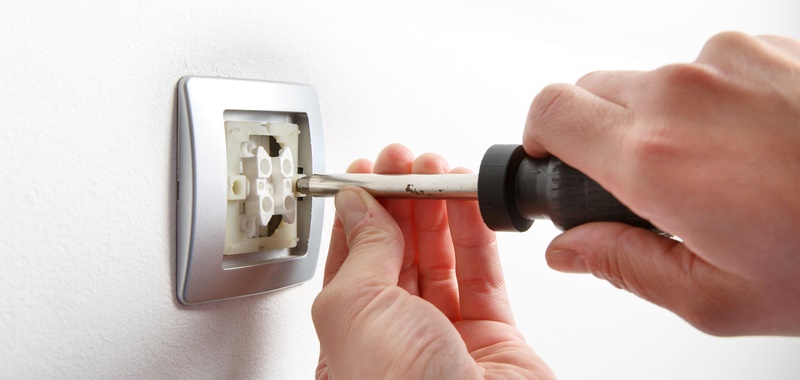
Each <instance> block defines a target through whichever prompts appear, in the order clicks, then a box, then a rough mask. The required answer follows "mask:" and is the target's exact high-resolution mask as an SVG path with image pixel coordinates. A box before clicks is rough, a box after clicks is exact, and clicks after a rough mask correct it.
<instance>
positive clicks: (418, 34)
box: [0, 0, 800, 379]
mask: <svg viewBox="0 0 800 380" xmlns="http://www.w3.org/2000/svg"><path fill="white" fill-rule="evenodd" d="M798 4H799V3H798V2H797V1H794V0H785V1H781V0H759V1H755V0H752V1H734V2H731V1H710V2H697V1H688V0H677V1H669V2H660V3H658V4H652V3H650V2H641V1H627V2H623V1H616V0H612V1H589V0H586V1H567V2H553V1H548V2H541V1H533V2H521V1H520V2H511V1H499V2H492V5H491V6H487V5H484V4H483V3H482V2H474V1H465V2H423V1H410V2H402V3H394V4H384V3H383V2H381V4H377V2H369V1H352V2H321V1H320V2H317V3H313V2H306V1H293V2H277V1H254V0H244V1H238V2H225V1H169V2H164V1H153V0H140V1H105V2H99V1H95V2H91V1H72V2H52V1H43V0H31V1H24V2H23V1H18V2H11V1H5V2H2V3H0V88H2V92H0V210H1V211H2V218H0V227H1V228H0V251H2V257H3V258H4V259H5V260H4V262H3V263H2V265H0V289H1V290H0V291H1V292H2V296H1V297H0V377H3V378H20V377H22V378H43V377H48V378H81V377H83V378H87V377H92V378H117V377H124V378H176V377H178V378H275V379H302V378H311V377H312V376H313V371H314V367H315V365H316V358H317V341H316V337H315V334H314V330H313V325H312V323H311V319H310V315H309V310H310V306H311V303H312V301H313V298H314V296H315V295H316V293H317V292H318V290H319V287H320V278H319V276H317V277H316V278H315V279H314V280H313V281H311V282H310V283H307V284H304V285H302V286H299V287H295V288H292V289H288V290H284V291H280V292H276V293H272V294H268V295H263V296H257V297H250V298H244V299H239V300H234V301H227V302H220V303H213V304H208V305H203V306H197V307H182V306H180V305H179V304H178V303H177V302H176V300H175V296H174V293H175V285H174V281H175V274H174V271H175V268H174V249H175V243H174V234H175V228H174V223H175V216H174V209H175V201H174V200H175V196H176V188H175V153H176V152H175V146H176V141H175V138H176V130H175V85H176V82H177V80H178V79H179V78H180V77H181V76H183V75H188V74H194V75H210V76H225V77H241V78H252V79H271V80H280V81H290V82H301V83H309V84H312V85H314V86H315V87H316V88H317V90H318V92H319V96H320V103H321V107H322V115H323V122H324V124H325V138H326V140H327V153H328V164H327V165H328V168H330V170H343V169H344V168H345V167H346V165H347V163H348V162H349V161H350V160H352V159H354V158H357V157H374V155H375V154H376V153H377V152H378V151H379V150H380V149H381V147H382V146H384V145H386V144H388V143H390V142H395V141H397V142H404V143H406V144H407V145H408V146H409V147H411V148H412V150H414V151H415V152H417V153H422V152H425V151H436V152H440V153H441V154H443V155H445V156H446V157H448V158H449V159H450V160H451V162H452V164H453V166H467V167H470V168H473V169H475V168H477V165H478V161H479V159H480V156H481V154H482V152H483V151H484V150H485V148H486V147H487V146H488V144H490V143H494V142H518V141H519V138H520V135H521V131H522V125H523V123H524V119H525V115H526V113H527V107H528V105H529V103H530V101H531V99H532V98H533V97H534V96H535V94H536V93H537V92H538V91H539V90H540V89H541V88H542V87H543V86H545V85H546V84H548V83H551V82H559V81H561V82H574V81H575V80H576V79H577V78H579V77H580V76H581V75H583V74H584V73H586V72H589V71H593V70H597V69H614V68H625V69H650V68H655V67H657V66H659V65H661V64H664V63H670V62H679V61H688V60H691V59H693V58H694V56H695V55H696V54H697V53H698V52H699V50H700V48H701V47H702V44H703V42H704V41H705V40H706V39H707V38H708V37H710V36H712V35H713V34H714V33H716V32H718V31H721V30H726V29H738V30H743V31H746V32H750V33H779V34H787V35H790V36H793V37H795V38H800V28H799V27H798V26H797V25H798V24H797V20H796V16H797V15H799V14H800V5H798ZM356 142H357V143H356ZM330 205H331V204H330V203H329V206H330ZM332 215H333V213H332V211H331V209H330V208H329V210H328V215H326V221H327V223H330V222H331V220H332V219H331V218H332ZM555 234H556V231H555V230H554V229H553V228H552V227H551V226H550V225H549V224H548V223H539V222H537V225H535V228H534V231H533V232H530V233H527V234H525V235H508V236H503V237H502V238H501V247H502V250H503V255H504V256H503V260H504V265H505V267H506V277H507V279H508V282H509V284H508V288H509V290H510V293H511V297H512V303H513V305H514V307H515V311H516V317H517V320H518V323H519V326H520V328H521V329H522V331H523V333H524V334H525V336H526V337H527V339H528V341H529V342H530V344H531V345H532V346H533V347H534V348H535V349H536V350H537V351H538V352H539V353H540V354H541V355H542V356H544V357H545V359H547V360H548V362H549V363H550V364H551V366H552V367H553V368H554V370H555V371H556V373H558V374H559V375H560V376H561V378H564V379H579V378H584V379H586V378H606V379H609V378H620V379H642V378H650V379H672V378H683V379H706V378H727V379H749V378H770V379H781V378H783V379H790V378H798V377H800V361H798V360H797V358H798V357H800V342H799V341H798V340H796V339H785V338H735V339H719V338H713V337H709V336H707V335H704V334H702V333H699V332H697V331H695V330H694V329H692V328H691V327H690V326H688V325H687V324H686V323H684V322H683V321H681V320H680V319H678V318H677V317H675V316H673V315H672V314H671V313H669V312H667V311H664V310H661V309H659V308H657V307H655V306H652V305H649V304H647V303H645V302H643V301H641V300H639V299H637V298H636V297H634V296H632V295H630V294H626V293H624V292H622V291H619V290H616V289H614V288H612V287H611V286H608V285H607V284H604V283H601V282H599V281H596V280H594V279H593V278H589V277H586V276H569V275H562V274H557V273H554V272H552V271H550V270H549V269H547V267H546V265H545V263H544V258H543V251H544V248H545V246H546V244H547V242H548V241H549V240H550V239H551V238H552V237H553V236H554V235H555ZM323 246H327V237H326V238H325V240H324V241H323Z"/></svg>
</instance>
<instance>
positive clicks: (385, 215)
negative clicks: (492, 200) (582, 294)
mask: <svg viewBox="0 0 800 380" xmlns="http://www.w3.org/2000/svg"><path fill="white" fill-rule="evenodd" d="M373 170H374V172H376V173H384V174H386V173H394V174H399V173H416V174H423V173H425V174H439V173H447V172H448V171H449V169H448V166H447V163H446V162H445V161H444V159H442V158H441V157H439V156H436V155H433V154H425V155H422V156H420V157H418V158H416V159H415V158H414V156H413V155H412V154H411V153H410V152H409V151H408V149H406V148H404V147H402V146H400V145H391V146H389V147H387V148H386V149H384V150H383V151H382V152H381V153H380V155H379V156H378V158H377V160H376V162H375V164H374V168H373V165H372V163H370V162H369V161H366V160H361V161H356V162H354V163H353V164H352V165H351V166H350V168H349V170H348V171H349V172H360V173H366V172H370V171H373ZM453 172H456V173H459V172H461V173H463V172H466V171H465V170H464V169H456V170H454V171H453ZM335 203H336V215H337V220H336V221H335V223H334V227H333V231H332V235H331V244H330V249H329V251H328V260H327V262H326V265H325V277H324V280H323V284H324V285H323V289H322V292H321V293H320V294H319V296H318V297H317V299H316V300H315V302H314V305H313V307H312V317H313V320H314V325H315V327H316V329H317V334H318V335H319V339H320V360H319V366H318V368H317V379H378V378H381V379H395V378H412V379H449V378H451V379H477V378H487V379H491V378H497V379H552V378H553V375H552V373H551V372H550V369H549V368H548V367H547V365H546V364H545V363H544V361H542V360H541V359H540V358H539V357H538V356H537V355H536V354H535V353H534V352H533V350H532V349H531V348H530V347H529V346H528V345H527V344H526V343H525V340H524V338H523V337H522V335H521V334H520V333H519V331H518V330H517V329H516V327H515V326H514V318H513V316H512V314H511V309H510V306H509V303H508V297H507V296H506V291H505V286H504V283H503V272H502V269H501V267H500V260H499V257H498V253H497V244H496V242H495V234H494V233H493V232H492V231H490V230H489V229H488V228H486V226H485V225H484V224H483V223H482V220H481V216H480V211H479V210H478V206H477V203H476V202H474V201H446V202H445V201H435V200H422V201H419V200H417V201H412V200H384V201H382V202H381V203H379V202H378V201H376V200H375V199H374V198H372V197H371V196H370V195H369V194H367V193H366V192H365V191H363V190H361V189H359V188H354V187H353V188H347V189H345V190H342V191H341V192H340V193H339V194H338V195H337V196H336V200H335Z"/></svg>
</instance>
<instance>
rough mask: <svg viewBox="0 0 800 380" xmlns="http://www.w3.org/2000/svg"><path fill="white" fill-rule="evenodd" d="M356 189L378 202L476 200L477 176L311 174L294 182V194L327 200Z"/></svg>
mask: <svg viewBox="0 0 800 380" xmlns="http://www.w3.org/2000/svg"><path fill="white" fill-rule="evenodd" d="M347 186H358V187H361V188H363V189H364V190H366V191H367V192H369V193H370V194H372V195H373V196H375V197H379V198H414V199H478V175H477V174H312V175H310V176H308V177H303V178H300V179H298V180H297V191H298V192H300V193H302V194H306V195H313V196H322V197H331V196H334V195H336V193H337V192H339V190H341V189H342V188H344V187H347Z"/></svg>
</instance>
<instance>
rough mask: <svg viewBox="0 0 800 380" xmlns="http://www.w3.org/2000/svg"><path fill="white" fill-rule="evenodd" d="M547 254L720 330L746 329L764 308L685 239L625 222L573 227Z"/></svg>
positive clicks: (564, 266) (558, 264)
mask: <svg viewBox="0 0 800 380" xmlns="http://www.w3.org/2000/svg"><path fill="white" fill-rule="evenodd" d="M546 257H547V263H548V265H549V266H550V267H551V268H553V269H556V270H558V271H562V272H573V273H592V274H593V275H595V276H596V277H598V278H601V279H604V280H606V281H608V282H609V283H611V284H612V285H614V286H616V287H618V288H622V289H625V290H628V291H630V292H631V293H634V294H636V295H638V296H639V297H642V298H644V299H646V300H649V301H651V302H653V303H655V304H657V305H660V306H662V307H665V308H667V309H670V310H672V311H673V312H675V313H676V314H678V315H680V316H681V317H683V318H684V319H686V320H687V321H688V322H689V323H691V324H692V325H694V326H695V327H697V328H699V329H700V330H703V331H705V332H708V333H710V334H714V335H729V334H731V333H734V332H740V330H739V328H740V326H742V325H745V324H747V321H748V320H749V319H752V318H753V310H758V309H759V306H758V302H753V301H754V300H757V299H759V298H763V297H756V296H755V295H754V294H753V289H751V288H750V287H748V286H747V285H746V284H745V282H744V281H743V280H742V279H741V278H739V277H737V276H734V275H731V274H728V273H725V272H722V271H721V270H719V269H718V268H716V267H714V266H712V265H710V264H708V263H707V262H705V261H703V260H702V259H701V258H699V257H698V256H696V255H695V254H694V253H692V252H691V251H690V250H689V249H687V248H686V246H684V245H683V244H682V243H680V242H677V241H675V240H672V239H669V238H666V237H663V236H659V235H656V234H654V233H652V232H649V231H647V230H644V229H641V228H636V227H631V226H627V225H624V224H619V223H590V224H585V225H582V226H578V227H576V228H573V229H571V230H569V231H567V232H565V233H563V234H562V235H560V236H558V237H557V238H556V239H554V240H553V242H552V243H550V246H549V247H548V249H547V255H546Z"/></svg>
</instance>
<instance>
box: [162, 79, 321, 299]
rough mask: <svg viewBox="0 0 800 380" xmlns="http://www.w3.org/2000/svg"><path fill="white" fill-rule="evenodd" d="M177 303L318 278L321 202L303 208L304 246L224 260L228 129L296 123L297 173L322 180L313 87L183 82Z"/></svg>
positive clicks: (250, 292)
mask: <svg viewBox="0 0 800 380" xmlns="http://www.w3.org/2000/svg"><path fill="white" fill-rule="evenodd" d="M177 119H178V120H177V121H178V157H177V165H178V201H177V218H176V234H177V236H176V255H175V258H176V272H177V286H176V290H177V297H178V300H179V301H180V303H182V304H184V305H191V304H196V303H203V302H211V301H217V300H223V299H229V298H237V297H243V296H248V295H254V294H259V293H264V292H269V291H272V290H277V289H281V288H285V287H289V286H292V285H296V284H299V283H302V282H305V281H307V280H309V279H311V277H313V275H314V271H315V269H316V264H317V258H318V256H319V250H320V240H321V236H322V222H323V212H324V211H323V209H324V205H325V203H324V200H322V199H313V198H311V197H306V198H305V199H303V200H302V201H300V202H298V215H297V220H296V223H298V237H299V239H300V240H299V241H298V244H297V247H294V248H287V249H284V250H285V252H255V253H252V254H240V255H224V254H223V251H224V246H225V225H226V204H227V203H226V202H227V171H226V160H227V158H226V153H225V149H226V148H225V122H226V121H229V120H247V121H263V122H291V123H295V124H298V126H299V127H300V143H299V145H300V146H299V151H298V164H297V166H298V167H302V168H303V172H304V173H305V174H312V173H315V172H316V173H323V172H324V171H325V168H324V148H323V136H322V121H321V120H322V119H321V117H320V112H319V102H318V100H317V94H316V91H315V90H314V89H313V88H312V87H311V86H308V85H302V84H293V83H281V82H269V81H258V80H242V79H226V78H211V77H198V76H187V77H183V78H181V79H180V81H179V82H178V114H177Z"/></svg>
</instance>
